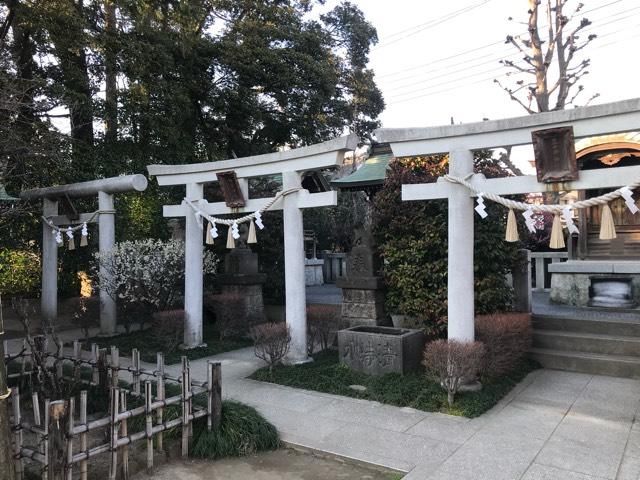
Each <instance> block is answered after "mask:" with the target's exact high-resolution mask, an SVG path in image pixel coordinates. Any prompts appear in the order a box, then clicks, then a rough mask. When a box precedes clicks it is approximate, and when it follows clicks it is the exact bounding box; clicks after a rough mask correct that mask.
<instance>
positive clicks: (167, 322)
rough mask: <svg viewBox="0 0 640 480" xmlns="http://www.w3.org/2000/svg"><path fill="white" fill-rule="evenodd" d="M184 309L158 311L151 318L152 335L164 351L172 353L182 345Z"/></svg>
mask: <svg viewBox="0 0 640 480" xmlns="http://www.w3.org/2000/svg"><path fill="white" fill-rule="evenodd" d="M184 317H185V314H184V310H165V311H163V312H156V313H154V314H153V316H152V318H151V335H152V336H153V339H154V341H155V342H156V343H157V344H158V345H162V351H163V352H164V353H172V352H174V351H175V350H176V349H177V348H178V345H180V342H181V341H182V335H183V331H184Z"/></svg>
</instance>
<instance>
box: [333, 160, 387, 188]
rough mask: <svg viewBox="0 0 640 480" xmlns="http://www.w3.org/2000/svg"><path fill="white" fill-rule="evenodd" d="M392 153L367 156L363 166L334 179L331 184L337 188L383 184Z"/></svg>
mask: <svg viewBox="0 0 640 480" xmlns="http://www.w3.org/2000/svg"><path fill="white" fill-rule="evenodd" d="M392 159H393V155H391V154H382V155H376V156H373V157H369V158H367V160H365V162H364V163H363V164H362V166H361V167H360V168H359V169H358V170H356V171H355V172H353V173H352V174H351V175H347V176H346V177H342V178H340V179H338V180H333V181H332V182H331V186H332V187H335V188H353V187H363V188H364V187H369V186H372V185H382V184H383V183H384V179H385V177H386V176H387V168H388V167H389V162H390V161H391V160H392Z"/></svg>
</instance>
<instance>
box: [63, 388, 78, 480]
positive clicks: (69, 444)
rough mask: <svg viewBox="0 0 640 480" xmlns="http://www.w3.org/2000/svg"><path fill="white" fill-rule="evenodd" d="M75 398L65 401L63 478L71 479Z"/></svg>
mask: <svg viewBox="0 0 640 480" xmlns="http://www.w3.org/2000/svg"><path fill="white" fill-rule="evenodd" d="M75 407H76V405H75V398H73V397H71V398H70V399H69V401H68V403H67V435H66V437H67V438H66V439H65V440H66V445H65V450H66V454H67V458H66V462H65V463H64V478H65V480H73V426H74V425H73V417H74V415H75V409H76V408H75Z"/></svg>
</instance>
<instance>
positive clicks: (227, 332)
mask: <svg viewBox="0 0 640 480" xmlns="http://www.w3.org/2000/svg"><path fill="white" fill-rule="evenodd" d="M242 302H243V297H242V295H237V294H234V293H219V294H217V295H206V296H205V298H204V307H205V308H206V309H207V310H208V311H210V312H213V313H214V314H215V316H216V329H217V330H218V335H219V336H220V340H223V339H225V338H228V337H233V336H236V335H239V334H240V333H241V332H242V331H243V330H244V329H246V326H244V325H243V321H246V319H245V318H241V317H240V316H239V312H242V311H243V309H242ZM244 324H245V325H246V322H244ZM243 327H244V328H243ZM244 331H246V330H244Z"/></svg>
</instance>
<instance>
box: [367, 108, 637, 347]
mask: <svg viewBox="0 0 640 480" xmlns="http://www.w3.org/2000/svg"><path fill="white" fill-rule="evenodd" d="M560 126H573V130H574V135H575V137H576V138H584V137H591V136H596V135H606V134H611V133H620V132H629V131H636V130H638V129H640V99H632V100H625V101H622V102H615V103H608V104H603V105H595V106H591V107H583V108H576V109H572V110H561V111H554V112H545V113H539V114H536V115H528V116H525V117H516V118H509V119H504V120H494V121H487V122H479V123H470V124H463V125H450V126H443V127H433V128H407V129H402V128H397V129H379V130H377V131H376V138H377V140H378V141H379V142H388V143H390V144H391V149H392V150H393V153H394V155H395V156H396V157H406V156H418V155H430V154H439V153H448V154H449V173H450V174H451V175H453V176H456V177H462V178H464V177H466V176H467V175H471V174H473V151H474V150H481V149H490V148H500V147H508V146H517V145H526V144H530V143H531V132H532V131H534V130H539V129H546V128H553V127H560ZM580 177H581V178H580V179H579V180H577V181H574V182H570V183H569V182H568V183H564V184H562V185H561V187H560V188H561V190H564V191H570V190H588V189H594V188H619V187H621V186H625V185H627V184H629V183H632V182H633V181H636V180H638V179H640V166H637V167H620V168H616V169H612V170H607V171H602V170H583V171H581V172H580ZM469 181H470V182H471V183H472V184H473V186H474V187H475V188H476V189H478V190H479V191H481V192H485V193H493V194H497V195H515V194H523V193H533V192H545V191H547V190H548V189H554V190H557V189H558V184H554V185H553V186H550V185H549V184H543V183H538V180H537V178H536V176H535V175H532V176H520V177H505V178H496V179H486V178H484V175H481V174H476V175H472V176H471V178H470V180H469ZM442 198H446V199H448V200H449V216H448V221H449V224H448V229H449V240H448V280H447V288H448V291H447V297H448V300H447V311H448V322H449V323H448V338H449V339H452V340H459V341H464V342H467V341H473V340H474V336H475V333H474V268H473V266H474V265H473V245H474V241H473V221H474V218H473V216H474V199H473V197H472V193H471V192H470V191H469V190H467V189H466V188H465V187H463V186H462V185H458V184H453V183H450V182H448V181H446V180H445V179H444V178H440V179H438V181H437V182H436V183H432V184H413V185H403V186H402V199H403V200H405V201H409V200H431V199H442ZM487 201H489V200H487Z"/></svg>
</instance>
